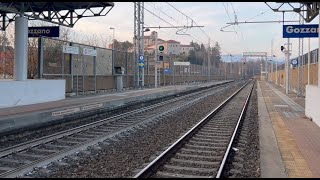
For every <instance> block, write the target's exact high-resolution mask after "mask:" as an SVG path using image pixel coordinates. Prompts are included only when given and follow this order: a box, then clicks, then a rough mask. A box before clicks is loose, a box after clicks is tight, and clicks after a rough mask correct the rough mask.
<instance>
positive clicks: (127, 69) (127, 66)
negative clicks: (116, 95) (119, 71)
mask: <svg viewBox="0 0 320 180" xmlns="http://www.w3.org/2000/svg"><path fill="white" fill-rule="evenodd" d="M128 71H129V65H128V51H127V52H126V70H125V72H126V88H128V87H129V85H128V78H129V77H128Z"/></svg>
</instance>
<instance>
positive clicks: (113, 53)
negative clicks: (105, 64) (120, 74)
mask: <svg viewBox="0 0 320 180" xmlns="http://www.w3.org/2000/svg"><path fill="white" fill-rule="evenodd" d="M112 30H113V36H112V38H113V39H112V75H113V76H114V60H115V59H114V58H115V48H114V42H115V40H114V30H115V28H113V29H112Z"/></svg>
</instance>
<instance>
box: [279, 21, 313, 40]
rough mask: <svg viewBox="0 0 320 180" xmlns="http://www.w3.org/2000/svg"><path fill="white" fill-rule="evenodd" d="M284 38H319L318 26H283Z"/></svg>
mask: <svg viewBox="0 0 320 180" xmlns="http://www.w3.org/2000/svg"><path fill="white" fill-rule="evenodd" d="M282 37H283V38H307V37H310V38H312V37H319V25H318V24H305V25H283V36H282Z"/></svg>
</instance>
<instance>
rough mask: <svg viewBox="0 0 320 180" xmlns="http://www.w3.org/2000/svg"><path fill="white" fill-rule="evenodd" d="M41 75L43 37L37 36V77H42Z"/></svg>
mask: <svg viewBox="0 0 320 180" xmlns="http://www.w3.org/2000/svg"><path fill="white" fill-rule="evenodd" d="M42 75H43V38H42V37H41V36H40V37H39V38H38V78H39V79H42Z"/></svg>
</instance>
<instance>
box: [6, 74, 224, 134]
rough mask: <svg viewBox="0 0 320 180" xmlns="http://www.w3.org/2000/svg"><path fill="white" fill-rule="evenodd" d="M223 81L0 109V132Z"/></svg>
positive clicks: (217, 82) (72, 98)
mask: <svg viewBox="0 0 320 180" xmlns="http://www.w3.org/2000/svg"><path fill="white" fill-rule="evenodd" d="M226 82H229V80H227V81H211V82H207V83H193V84H186V85H171V86H161V87H158V88H145V89H133V90H125V91H120V92H119V91H118V92H117V91H116V92H113V93H104V94H96V95H90V96H73V97H66V99H64V100H59V101H52V102H46V103H38V104H30V105H22V106H14V107H6V108H0V134H8V133H11V132H13V131H19V130H21V129H24V128H30V127H38V126H41V125H44V124H49V123H52V122H59V121H61V120H63V119H66V118H74V117H81V116H84V115H89V114H95V113H98V112H101V111H106V110H111V109H113V108H116V107H120V106H124V105H126V104H128V103H134V102H143V101H146V100H151V99H156V98H161V97H165V96H170V95H175V94H179V93H182V92H184V91H189V90H194V89H198V88H202V87H209V86H213V85H217V84H223V83H226Z"/></svg>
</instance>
